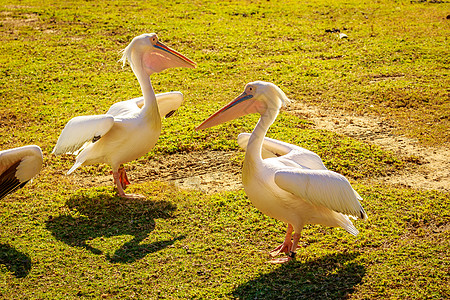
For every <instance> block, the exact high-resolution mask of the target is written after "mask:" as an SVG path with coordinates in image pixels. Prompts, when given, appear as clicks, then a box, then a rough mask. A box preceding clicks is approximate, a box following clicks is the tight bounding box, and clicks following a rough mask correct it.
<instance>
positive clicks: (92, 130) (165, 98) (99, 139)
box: [53, 33, 196, 198]
mask: <svg viewBox="0 0 450 300" xmlns="http://www.w3.org/2000/svg"><path fill="white" fill-rule="evenodd" d="M121 60H122V61H123V64H124V65H125V63H126V61H127V60H128V61H129V62H130V65H131V68H132V70H133V72H134V74H135V75H136V77H137V79H138V81H139V84H140V86H141V90H142V95H143V97H140V98H135V99H131V100H128V101H123V102H118V103H115V104H114V105H112V106H111V108H110V109H109V110H108V111H107V112H106V114H103V115H94V116H80V117H75V118H73V119H71V120H70V121H69V122H68V123H67V125H66V126H65V128H64V129H63V131H62V132H61V135H60V137H59V139H58V141H57V143H56V146H55V148H54V149H53V153H54V154H56V155H58V154H64V153H69V154H78V156H77V157H76V162H75V164H74V165H73V166H72V168H70V170H69V171H68V172H67V174H70V173H72V172H73V171H75V169H77V168H78V167H79V166H82V165H92V164H97V163H106V164H108V165H110V166H111V168H112V174H113V177H114V182H115V184H116V186H117V191H118V194H119V196H121V197H124V198H136V197H140V196H138V195H132V194H125V192H124V188H125V187H126V185H127V184H129V181H128V178H127V176H126V173H125V170H124V169H123V168H120V166H121V164H123V163H126V162H129V161H132V160H135V159H137V158H139V157H141V156H142V155H144V154H146V153H147V152H148V151H150V150H151V149H152V148H153V147H154V146H155V144H156V142H157V140H158V138H159V135H160V133H161V119H162V118H164V116H166V115H170V114H171V113H172V112H173V111H175V110H176V109H177V108H178V107H179V106H180V105H181V103H182V101H183V95H182V94H181V93H180V92H171V93H164V94H158V95H155V92H154V90H153V87H152V84H151V82H150V75H151V74H153V73H156V72H161V71H163V70H165V69H167V68H175V67H185V68H195V67H196V64H195V63H194V62H193V61H192V60H190V59H189V58H187V57H185V56H183V55H182V54H180V53H178V52H176V51H175V50H173V49H171V48H169V47H167V46H165V45H164V44H162V43H161V42H159V40H158V37H157V35H156V34H155V33H151V34H143V35H140V36H137V37H135V38H134V39H133V40H132V41H131V43H130V44H129V45H128V46H127V47H126V48H125V50H124V51H123V56H122V59H121Z"/></svg>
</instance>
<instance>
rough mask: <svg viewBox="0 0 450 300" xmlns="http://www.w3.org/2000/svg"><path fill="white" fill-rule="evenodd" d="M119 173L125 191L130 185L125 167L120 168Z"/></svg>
mask: <svg viewBox="0 0 450 300" xmlns="http://www.w3.org/2000/svg"><path fill="white" fill-rule="evenodd" d="M118 172H119V180H120V183H121V184H122V188H123V189H124V190H125V189H126V188H127V185H129V184H130V181H129V180H128V176H127V173H126V171H125V168H124V167H121V168H119V171H118Z"/></svg>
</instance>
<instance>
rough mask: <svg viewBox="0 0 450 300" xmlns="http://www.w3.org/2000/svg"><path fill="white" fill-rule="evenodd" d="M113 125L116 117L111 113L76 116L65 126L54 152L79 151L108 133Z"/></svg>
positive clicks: (57, 153)
mask: <svg viewBox="0 0 450 300" xmlns="http://www.w3.org/2000/svg"><path fill="white" fill-rule="evenodd" d="M113 125H114V117H113V116H112V115H109V114H105V115H95V116H80V117H75V118H73V119H71V120H70V121H69V122H68V123H67V124H66V126H65V127H64V129H63V131H62V132H61V135H60V136H59V138H58V142H57V143H56V146H55V148H54V149H53V152H52V153H53V154H56V155H59V154H64V153H75V152H78V151H79V150H80V149H82V148H83V146H84V145H86V143H89V142H91V141H93V140H94V138H95V140H98V139H99V137H102V136H103V135H104V134H106V133H107V132H108V131H109V130H110V129H111V127H112V126H113Z"/></svg>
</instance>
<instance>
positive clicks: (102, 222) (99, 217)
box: [46, 194, 184, 263]
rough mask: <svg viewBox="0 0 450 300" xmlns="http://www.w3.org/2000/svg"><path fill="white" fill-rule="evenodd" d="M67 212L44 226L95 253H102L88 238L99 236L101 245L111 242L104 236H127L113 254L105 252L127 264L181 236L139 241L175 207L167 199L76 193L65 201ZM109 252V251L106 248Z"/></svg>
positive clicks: (169, 243)
mask: <svg viewBox="0 0 450 300" xmlns="http://www.w3.org/2000/svg"><path fill="white" fill-rule="evenodd" d="M66 205H67V206H68V208H69V212H68V213H67V214H65V215H60V216H58V217H56V218H52V219H50V220H48V221H47V222H46V227H47V229H48V230H49V231H50V232H51V233H52V234H53V235H54V236H55V237H56V238H57V239H58V240H61V241H63V242H65V243H67V244H68V245H71V246H76V247H83V248H85V249H87V250H89V251H91V252H92V253H94V254H103V252H102V251H101V250H99V249H97V248H95V247H93V246H91V245H89V244H90V241H92V240H94V239H96V238H100V239H99V241H100V244H102V246H106V247H108V246H109V245H110V243H108V242H106V241H104V240H103V238H110V237H114V236H123V235H130V236H132V239H131V240H130V241H128V242H126V243H124V244H123V245H121V246H120V248H119V249H117V250H116V251H115V252H114V253H113V254H112V255H110V254H109V253H105V255H106V257H107V259H108V260H110V261H112V262H122V263H130V262H133V261H136V260H139V259H141V258H143V257H145V256H146V255H147V254H149V253H153V252H157V251H159V250H161V249H164V248H166V247H168V246H170V245H172V244H173V243H175V242H176V241H177V240H181V239H183V238H184V236H179V237H176V238H174V239H170V240H164V241H158V242H154V243H150V244H141V242H142V241H143V240H145V239H146V238H147V237H148V235H149V233H150V232H152V231H153V230H154V228H155V220H154V219H157V218H170V217H171V214H172V212H173V211H174V210H175V209H176V206H175V205H173V204H172V203H170V202H167V201H150V200H146V199H122V198H119V197H110V196H108V195H102V194H99V195H97V196H95V197H90V196H87V195H83V194H81V195H75V196H74V197H72V198H71V199H69V200H68V201H67V203H66ZM105 252H108V251H105Z"/></svg>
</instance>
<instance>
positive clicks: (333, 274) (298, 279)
mask: <svg viewBox="0 0 450 300" xmlns="http://www.w3.org/2000/svg"><path fill="white" fill-rule="evenodd" d="M358 255H359V254H358V253H345V254H343V253H339V254H333V255H327V256H324V257H321V258H319V259H315V260H311V261H308V262H305V263H301V262H291V263H288V264H284V265H281V267H279V268H277V269H276V270H274V271H272V272H270V273H267V274H262V275H260V276H259V277H257V278H255V279H253V280H250V281H248V282H246V283H244V284H242V285H240V286H238V287H237V288H236V289H235V290H234V291H233V292H232V296H233V297H235V298H240V299H347V298H348V296H349V295H350V294H351V293H353V292H354V289H355V286H356V285H358V284H359V283H360V282H361V280H362V278H363V277H364V274H365V272H366V271H365V268H364V266H362V265H360V264H358V263H356V262H351V261H352V260H353V259H355V258H356V257H357V256H358Z"/></svg>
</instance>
